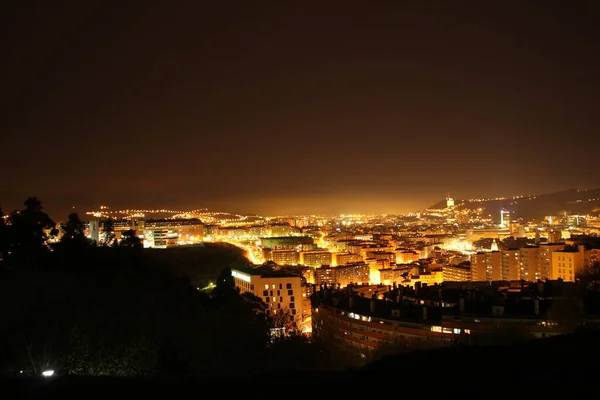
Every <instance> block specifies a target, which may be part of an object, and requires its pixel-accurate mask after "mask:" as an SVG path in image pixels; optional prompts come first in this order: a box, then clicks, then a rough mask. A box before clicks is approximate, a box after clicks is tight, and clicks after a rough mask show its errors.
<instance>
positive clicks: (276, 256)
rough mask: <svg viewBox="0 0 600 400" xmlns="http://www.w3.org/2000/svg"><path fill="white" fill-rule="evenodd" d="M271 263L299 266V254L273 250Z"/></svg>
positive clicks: (291, 251)
mask: <svg viewBox="0 0 600 400" xmlns="http://www.w3.org/2000/svg"><path fill="white" fill-rule="evenodd" d="M269 261H273V262H274V263H275V264H278V265H297V264H298V252H297V251H296V250H273V251H271V259H270V260H269Z"/></svg>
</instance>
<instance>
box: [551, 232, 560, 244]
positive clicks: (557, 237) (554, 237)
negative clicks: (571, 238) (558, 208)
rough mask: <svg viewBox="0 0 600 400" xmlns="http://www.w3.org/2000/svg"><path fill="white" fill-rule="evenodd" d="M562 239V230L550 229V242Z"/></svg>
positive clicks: (557, 241)
mask: <svg viewBox="0 0 600 400" xmlns="http://www.w3.org/2000/svg"><path fill="white" fill-rule="evenodd" d="M561 241H562V232H561V231H560V230H558V231H548V243H560V242H561Z"/></svg>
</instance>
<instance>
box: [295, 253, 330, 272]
mask: <svg viewBox="0 0 600 400" xmlns="http://www.w3.org/2000/svg"><path fill="white" fill-rule="evenodd" d="M331 261H332V254H331V253H330V252H329V251H326V250H325V251H323V250H319V251H303V252H300V264H302V265H306V266H307V267H315V268H316V267H320V266H321V265H331Z"/></svg>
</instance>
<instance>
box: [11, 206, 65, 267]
mask: <svg viewBox="0 0 600 400" xmlns="http://www.w3.org/2000/svg"><path fill="white" fill-rule="evenodd" d="M24 205H25V208H24V209H23V210H22V211H21V212H18V211H14V212H12V213H11V215H10V217H9V225H8V235H7V236H8V240H9V247H10V249H9V252H10V257H9V259H10V260H12V261H15V262H17V263H31V262H34V263H35V262H38V261H40V259H41V258H42V257H44V256H45V255H46V254H47V253H48V252H49V247H48V239H49V238H51V237H55V236H57V235H58V229H56V223H55V222H54V221H53V220H52V219H51V218H50V217H49V216H48V214H46V213H45V212H44V211H43V207H42V203H41V202H40V201H39V200H38V199H37V198H35V197H29V198H28V199H27V200H26V201H25V202H24Z"/></svg>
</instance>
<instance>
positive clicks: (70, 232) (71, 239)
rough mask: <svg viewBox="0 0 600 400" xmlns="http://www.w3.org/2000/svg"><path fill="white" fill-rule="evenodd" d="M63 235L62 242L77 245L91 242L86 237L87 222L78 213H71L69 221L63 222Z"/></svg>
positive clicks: (82, 245)
mask: <svg viewBox="0 0 600 400" xmlns="http://www.w3.org/2000/svg"><path fill="white" fill-rule="evenodd" d="M61 228H62V230H63V236H62V237H61V242H62V243H64V244H69V245H72V246H76V247H85V246H88V245H89V244H90V242H89V240H88V239H87V238H86V237H85V224H84V223H83V222H82V221H81V219H79V215H77V213H71V214H69V217H68V219H67V222H66V223H64V224H61Z"/></svg>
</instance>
